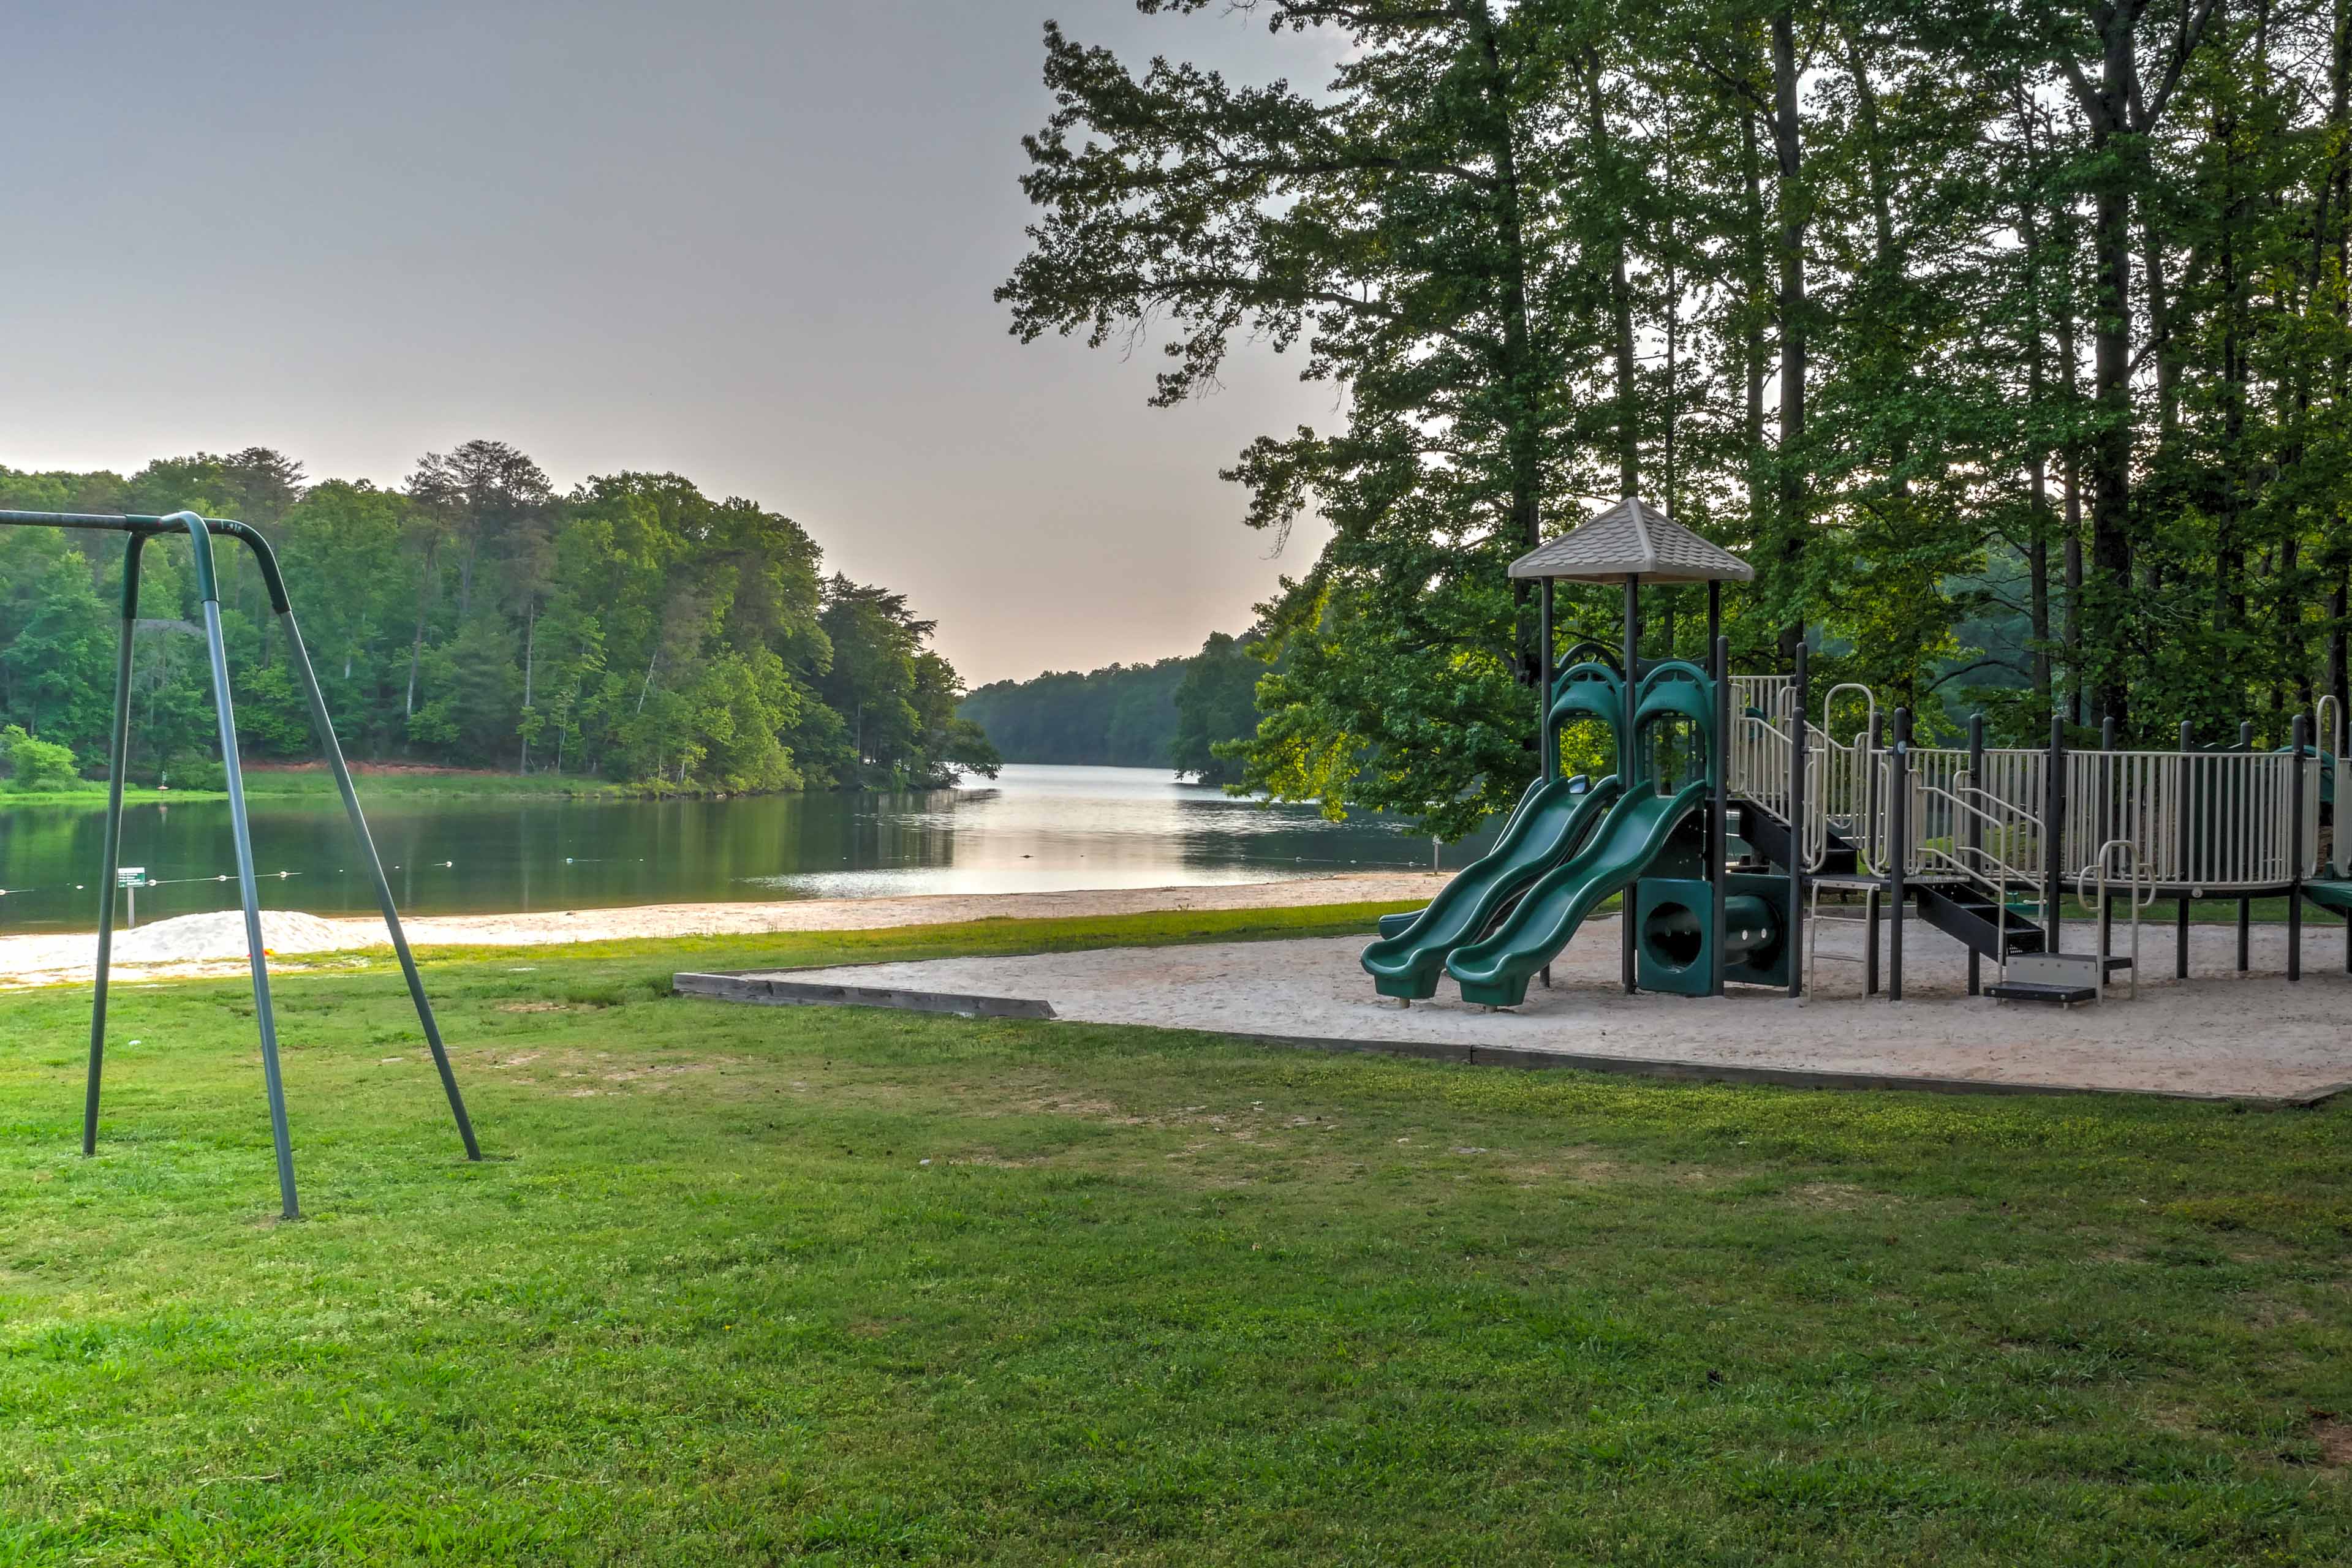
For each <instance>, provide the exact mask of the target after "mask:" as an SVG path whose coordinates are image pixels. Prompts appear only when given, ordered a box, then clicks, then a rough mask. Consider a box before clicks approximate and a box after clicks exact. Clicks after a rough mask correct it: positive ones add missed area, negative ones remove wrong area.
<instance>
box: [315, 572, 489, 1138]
mask: <svg viewBox="0 0 2352 1568" xmlns="http://www.w3.org/2000/svg"><path fill="white" fill-rule="evenodd" d="M278 622H279V623H280V624H281V625H283V626H284V627H285V628H286V646H287V648H288V650H289V653H290V654H291V655H292V660H291V662H292V664H293V665H294V673H295V674H296V675H298V676H299V678H300V680H301V683H302V695H304V697H306V698H307V699H308V700H309V703H310V724H311V727H313V728H314V729H316V730H317V731H318V732H319V749H320V751H322V752H324V753H325V754H326V758H327V766H328V768H330V769H331V771H332V772H333V773H334V776H335V789H337V791H338V792H340V793H341V796H342V798H343V813H344V815H346V816H348V817H349V818H350V819H351V823H352V838H354V839H356V840H357V841H359V851H360V862H361V863H362V864H363V865H364V866H366V867H367V873H368V880H369V881H370V882H371V883H373V884H374V886H375V902H376V907H377V908H378V909H381V910H382V911H383V923H384V925H385V926H386V927H387V928H388V929H389V930H390V931H391V932H392V950H393V952H394V954H396V955H398V956H399V958H400V972H401V974H402V976H403V977H404V978H405V979H406V980H407V981H408V999H409V1000H410V1001H411V1002H413V1003H415V1007H416V1021H417V1023H418V1024H419V1025H421V1026H422V1027H423V1029H424V1030H425V1046H426V1047H427V1048H428V1049H429V1050H430V1051H432V1053H433V1066H434V1070H435V1071H437V1072H438V1073H439V1074H440V1075H441V1092H442V1093H443V1094H445V1095H446V1096H447V1097H448V1101H449V1113H450V1115H452V1116H454V1117H456V1118H457V1136H458V1137H459V1138H461V1139H463V1140H464V1141H465V1145H466V1157H467V1159H469V1160H478V1159H480V1158H481V1157H482V1146H481V1145H480V1144H478V1143H477V1142H476V1141H475V1139H474V1123H473V1119H472V1118H471V1117H469V1116H467V1114H466V1098H465V1096H464V1095H463V1094H461V1093H459V1092H458V1091H457V1072H456V1071H454V1070H452V1069H451V1067H450V1065H449V1048H448V1047H447V1046H446V1045H445V1044H444V1043H442V1040H441V1026H440V1025H439V1023H437V1022H436V1021H435V1019H434V1017H433V1004H432V1003H431V1002H430V1001H428V1000H427V999H426V998H425V977H423V976H422V975H420V974H418V973H417V972H416V955H415V953H413V952H411V951H410V950H409V946H408V934H407V933H406V932H405V931H404V930H402V929H401V925H400V906H399V905H398V904H395V903H394V901H393V896H392V883H390V882H389V881H388V880H386V878H385V876H384V874H383V856H381V855H379V854H377V853H376V849H375V838H374V835H373V834H371V833H370V832H369V831H368V825H367V818H366V817H365V816H364V815H363V814H362V812H361V810H360V798H359V792H358V791H357V790H355V789H353V788H352V770H351V768H349V767H348V766H346V765H345V763H344V761H343V747H342V744H341V742H340V741H339V740H337V739H336V737H335V725H334V721H333V720H332V719H331V718H330V717H329V716H327V699H326V696H325V695H324V694H323V693H321V692H320V689H319V676H318V674H317V672H315V671H313V670H312V669H311V668H310V650H309V649H307V648H305V647H304V646H303V645H302V632H301V629H300V628H299V627H298V626H297V625H295V623H294V612H293V611H292V609H290V608H289V609H286V610H283V611H280V612H278Z"/></svg>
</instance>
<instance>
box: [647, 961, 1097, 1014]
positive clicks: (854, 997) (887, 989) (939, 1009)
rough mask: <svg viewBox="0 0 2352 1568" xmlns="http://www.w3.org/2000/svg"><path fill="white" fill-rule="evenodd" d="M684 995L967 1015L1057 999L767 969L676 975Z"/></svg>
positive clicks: (1039, 1008) (1040, 1005)
mask: <svg viewBox="0 0 2352 1568" xmlns="http://www.w3.org/2000/svg"><path fill="white" fill-rule="evenodd" d="M670 984H671V986H672V987H673V988H675V989H676V990H677V994H678V995H679V996H682V997H705V998H709V999H710V1000H712V1001H720V1002H750V1003H752V1004H753V1005H754V1006H759V1007H772V1008H897V1009H900V1010H902V1011H906V1012H918V1013H955V1014H958V1015H960V1016H961V1017H965V1018H992V1019H1050V1018H1052V1017H1054V1016H1055V1015H1054V1004H1053V1003H1051V1002H1045V1001H1037V1000H1034V999H1032V998H1025V997H979V996H966V995H963V994H961V993H958V992H953V991H910V990H904V989H901V988H897V987H891V986H830V985H818V984H816V983H814V982H812V981H807V980H784V979H778V978H776V977H774V975H773V974H772V973H770V972H768V971H765V970H758V969H753V970H746V971H743V972H741V973H738V974H718V975H698V974H682V975H676V976H673V977H671V980H670Z"/></svg>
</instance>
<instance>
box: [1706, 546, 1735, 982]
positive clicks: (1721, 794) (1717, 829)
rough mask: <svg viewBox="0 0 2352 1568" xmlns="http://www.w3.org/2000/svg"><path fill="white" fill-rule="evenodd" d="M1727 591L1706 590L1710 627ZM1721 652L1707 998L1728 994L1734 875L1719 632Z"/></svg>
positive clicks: (1724, 662) (1719, 616)
mask: <svg viewBox="0 0 2352 1568" xmlns="http://www.w3.org/2000/svg"><path fill="white" fill-rule="evenodd" d="M1722 597H1723V590H1722V587H1721V585H1720V584H1718V583H1714V582H1710V583H1708V584H1707V585H1706V620H1707V624H1708V625H1709V626H1710V627H1712V626H1717V625H1720V624H1722V621H1723V613H1722V610H1723V605H1722ZM1710 646H1711V647H1712V648H1713V649H1714V653H1715V660H1714V662H1715V742H1714V744H1713V745H1711V746H1709V747H1707V748H1706V749H1707V758H1706V765H1707V767H1708V768H1711V769H1712V770H1713V771H1714V773H1715V792H1714V799H1713V800H1712V801H1711V802H1710V803H1709V806H1708V810H1707V813H1706V826H1707V831H1706V880H1707V883H1708V884H1709V885H1710V886H1711V887H1712V888H1713V889H1714V891H1715V900H1714V902H1715V911H1714V913H1713V915H1710V916H1709V919H1710V920H1711V921H1712V922H1713V925H1712V926H1711V928H1710V929H1709V931H1708V934H1707V935H1708V940H1707V949H1708V951H1709V952H1710V953H1711V954H1713V957H1712V959H1711V960H1710V962H1709V964H1708V974H1707V994H1708V995H1709V996H1714V997H1719V996H1721V995H1723V968H1724V953H1723V945H1724V944H1725V943H1726V942H1727V941H1728V940H1729V939H1730V937H1729V933H1728V921H1729V915H1730V902H1731V901H1730V898H1729V896H1728V894H1729V890H1730V886H1731V883H1730V876H1731V873H1730V871H1729V869H1728V868H1727V866H1726V864H1725V862H1726V861H1727V860H1728V859H1729V858H1730V853H1731V842H1730V837H1731V833H1730V819H1731V769H1730V768H1729V767H1727V765H1726V761H1725V755H1724V753H1725V749H1726V748H1727V747H1728V746H1729V745H1730V743H1731V639H1730V638H1728V637H1726V636H1723V635H1721V634H1720V633H1718V634H1717V636H1716V638H1715V641H1714V642H1713V643H1711V644H1710Z"/></svg>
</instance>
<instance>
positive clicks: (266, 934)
mask: <svg viewBox="0 0 2352 1568" xmlns="http://www.w3.org/2000/svg"><path fill="white" fill-rule="evenodd" d="M377 929H378V931H381V930H382V929H383V928H382V927H381V926H378V927H377ZM85 940H88V938H85ZM364 940H365V938H364V937H363V936H362V935H361V934H360V933H359V932H358V931H355V930H354V929H353V928H352V922H350V921H343V922H340V923H339V922H336V921H332V920H321V919H320V918H319V917H318V916H317V915H304V914H301V913H300V912H299V911H296V910H291V909H265V910H263V911H262V912H261V944H262V946H264V947H267V948H268V949H269V951H271V952H273V953H331V952H334V951H336V950H337V949H338V948H345V947H352V946H360V945H362V943H363V942H364ZM381 940H382V938H381V937H379V941H381ZM114 956H115V958H116V960H117V961H118V962H121V963H124V964H184V963H190V962H194V961H200V960H203V959H207V958H242V957H244V956H245V916H244V915H242V914H240V913H238V912H237V911H236V910H233V909H225V910H221V911H219V912H217V913H215V914H212V915H182V916H181V917H180V918H178V919H177V920H159V921H157V922H155V924H153V925H142V926H141V927H139V928H138V929H137V930H136V931H121V932H117V933H116V934H115V937H114Z"/></svg>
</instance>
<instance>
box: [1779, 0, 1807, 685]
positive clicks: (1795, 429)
mask: <svg viewBox="0 0 2352 1568" xmlns="http://www.w3.org/2000/svg"><path fill="white" fill-rule="evenodd" d="M1798 86H1799V81H1798V69H1797V39H1796V19H1795V18H1794V16H1791V15H1790V11H1789V9H1788V7H1786V6H1783V7H1781V8H1780V9H1779V10H1776V11H1775V12H1773V14H1772V148H1773V152H1774V154H1775V155H1776V157H1777V158H1778V160H1779V164H1780V182H1779V191H1778V195H1779V203H1780V454H1779V459H1780V461H1779V469H1780V485H1779V501H1780V517H1779V518H1778V522H1779V525H1780V570H1781V571H1782V573H1783V574H1784V580H1785V582H1786V584H1787V591H1788V593H1789V595H1790V599H1791V601H1792V602H1793V603H1795V604H1797V605H1799V606H1801V605H1802V604H1803V602H1804V599H1803V593H1802V590H1801V587H1800V586H1799V581H1800V579H1799V568H1800V564H1801V560H1802V559H1803V555H1804V549H1805V532H1806V527H1807V523H1808V518H1807V517H1806V510H1805V507H1806V497H1805V492H1806V485H1805V455H1804V441H1805V368H1806V367H1805V329H1806V320H1805V312H1806V304H1805V223H1806V217H1807V213H1806V206H1807V202H1806V199H1805V193H1804V190H1803V186H1802V183H1801V180H1802V175H1803V172H1804V171H1803V147H1802V144H1801V141H1800V139H1799V131H1800V125H1799V121H1798V118H1797V89H1798ZM1803 635H1804V626H1803V617H1802V613H1801V611H1800V612H1798V613H1795V614H1791V615H1790V617H1789V618H1788V621H1787V623H1786V624H1784V625H1783V626H1782V627H1781V628H1780V657H1781V660H1782V662H1783V663H1785V664H1794V663H1795V662H1796V658H1797V643H1798V640H1799V639H1800V638H1801V637H1802V636H1803Z"/></svg>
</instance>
